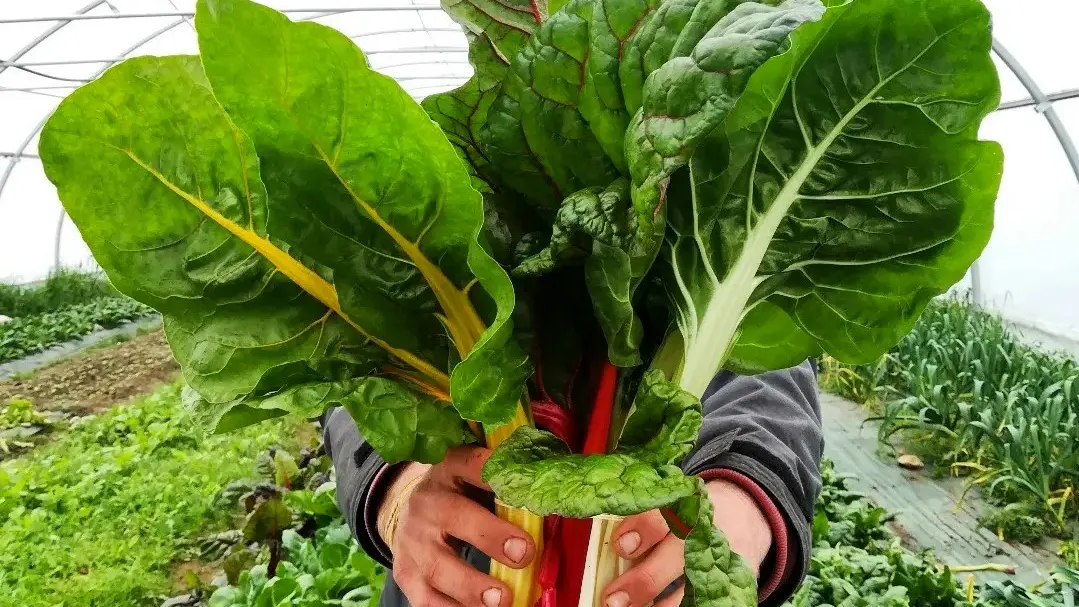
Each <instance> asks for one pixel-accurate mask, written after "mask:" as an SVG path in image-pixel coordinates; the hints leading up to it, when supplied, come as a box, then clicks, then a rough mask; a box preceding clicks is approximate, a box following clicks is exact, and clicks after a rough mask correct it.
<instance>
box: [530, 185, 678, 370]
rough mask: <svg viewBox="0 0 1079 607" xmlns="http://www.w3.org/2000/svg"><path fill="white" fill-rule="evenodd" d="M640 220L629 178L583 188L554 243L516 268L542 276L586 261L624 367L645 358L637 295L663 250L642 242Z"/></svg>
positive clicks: (617, 360)
mask: <svg viewBox="0 0 1079 607" xmlns="http://www.w3.org/2000/svg"><path fill="white" fill-rule="evenodd" d="M637 225H638V224H637V218H636V216H635V215H634V213H633V211H632V209H631V207H630V202H629V183H628V182H627V181H626V180H625V179H619V180H616V181H615V182H614V183H612V184H611V185H609V186H607V187H606V188H588V189H585V190H581V191H579V192H576V193H574V194H572V195H570V196H569V197H567V198H566V200H565V201H563V203H562V206H561V207H560V208H559V209H558V213H557V214H556V215H555V220H554V227H553V228H552V232H551V240H550V242H549V244H548V245H547V246H546V247H544V248H543V249H541V250H540V251H539V252H537V253H535V254H533V255H532V256H530V257H528V258H527V259H525V260H523V261H522V262H521V263H520V264H519V265H518V266H517V268H516V269H514V271H513V273H514V275H517V276H538V275H541V274H546V273H549V272H552V271H553V270H554V269H556V268H557V267H560V266H563V265H567V264H571V263H575V262H581V261H582V260H583V262H584V272H585V277H586V283H587V285H588V292H589V295H590V296H591V298H592V305H593V311H594V313H595V315H596V318H597V320H598V321H599V325H600V327H601V328H602V329H603V333H604V336H605V337H606V338H607V348H608V358H609V359H610V361H611V362H612V363H614V364H616V365H619V366H624V367H628V366H633V365H636V364H639V363H640V362H641V358H640V353H639V352H638V347H639V346H640V342H641V337H642V334H643V328H642V326H641V322H640V320H639V319H638V318H637V316H636V315H635V314H634V312H633V305H632V299H633V293H634V292H635V291H636V289H637V286H638V285H639V284H640V282H641V280H642V279H643V278H644V275H645V274H646V273H647V272H648V269H649V268H650V267H651V266H652V262H653V260H654V259H655V255H656V251H657V250H658V247H657V248H655V249H649V248H647V247H645V246H642V240H641V239H639V238H637V236H636V229H637V227H636V226H637Z"/></svg>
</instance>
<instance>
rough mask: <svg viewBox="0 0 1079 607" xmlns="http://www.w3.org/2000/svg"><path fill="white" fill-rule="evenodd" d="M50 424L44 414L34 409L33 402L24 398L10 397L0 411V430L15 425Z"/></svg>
mask: <svg viewBox="0 0 1079 607" xmlns="http://www.w3.org/2000/svg"><path fill="white" fill-rule="evenodd" d="M23 425H34V426H50V425H51V424H50V423H49V420H48V419H46V418H45V416H44V415H42V414H40V413H38V412H37V411H35V410H34V403H33V402H31V401H30V400H29V399H26V398H12V399H11V400H9V401H8V403H7V405H5V406H4V409H3V410H2V411H0V430H7V429H8V428H14V427H16V426H23Z"/></svg>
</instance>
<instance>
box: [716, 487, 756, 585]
mask: <svg viewBox="0 0 1079 607" xmlns="http://www.w3.org/2000/svg"><path fill="white" fill-rule="evenodd" d="M706 486H707V487H708V497H709V498H711V500H712V504H713V505H714V506H715V512H716V514H715V523H716V527H719V530H720V531H722V532H723V533H724V534H725V535H726V536H727V541H729V542H730V544H731V550H733V551H734V552H736V553H737V554H739V555H741V557H742V558H743V559H745V561H746V563H748V564H749V566H750V568H751V569H752V570H753V572H754V573H756V574H758V575H759V574H760V570H761V564H762V563H763V562H764V559H765V558H766V557H767V556H768V552H769V551H770V550H771V549H772V526H771V525H770V524H769V522H768V519H767V517H766V516H765V514H764V511H763V510H762V509H761V507H760V505H759V504H758V503H757V500H756V499H755V498H754V497H753V496H752V495H751V494H750V493H749V492H748V491H746V490H745V489H744V488H742V487H741V486H740V485H738V484H737V483H734V482H732V481H729V480H722V479H717V480H712V481H708V482H707V483H706Z"/></svg>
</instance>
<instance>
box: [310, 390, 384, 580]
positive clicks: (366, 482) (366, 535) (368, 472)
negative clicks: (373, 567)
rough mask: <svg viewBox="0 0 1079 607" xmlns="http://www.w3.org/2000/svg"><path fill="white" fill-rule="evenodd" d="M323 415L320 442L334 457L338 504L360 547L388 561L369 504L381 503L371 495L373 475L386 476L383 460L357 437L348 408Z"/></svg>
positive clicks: (374, 476)
mask: <svg viewBox="0 0 1079 607" xmlns="http://www.w3.org/2000/svg"><path fill="white" fill-rule="evenodd" d="M323 419H324V424H323V442H324V444H325V446H326V452H327V454H328V455H329V456H330V458H331V459H332V460H333V464H334V476H335V478H336V481H337V507H338V508H339V509H340V510H341V513H342V514H343V515H344V516H345V522H347V523H348V527H349V529H350V530H351V531H352V535H353V537H355V538H356V541H357V542H359V544H360V547H361V548H363V551H364V552H366V553H367V554H369V555H371V556H372V557H373V558H375V560H377V561H379V562H381V563H382V564H383V565H388V564H389V556H388V555H389V554H390V551H389V549H388V548H387V547H386V545H385V543H384V542H383V541H382V540H381V538H379V535H378V527H377V524H376V522H375V521H376V520H377V519H376V518H375V516H371V515H370V514H369V509H370V508H371V506H369V504H372V502H373V503H374V504H375V506H374V508H376V509H377V504H378V503H380V500H377V501H376V500H375V499H373V498H375V497H378V496H373V495H372V490H373V489H375V488H376V487H375V484H376V483H375V481H376V479H377V480H379V481H382V480H383V479H384V478H385V477H386V476H387V474H386V468H387V465H386V462H385V460H383V459H382V458H381V457H379V455H378V454H377V453H375V450H374V449H373V448H372V447H371V446H370V445H368V444H367V443H366V442H364V441H363V440H362V439H361V438H360V433H359V431H358V430H357V429H356V424H355V423H353V421H352V417H351V416H350V415H349V414H348V411H346V410H344V409H342V408H336V409H332V410H330V411H328V412H327V413H326V414H325V416H324V418H323ZM335 455H336V457H335ZM350 456H351V457H350ZM379 485H380V486H386V485H385V484H383V483H379ZM375 515H377V511H376V512H375Z"/></svg>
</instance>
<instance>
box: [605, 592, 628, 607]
mask: <svg viewBox="0 0 1079 607" xmlns="http://www.w3.org/2000/svg"><path fill="white" fill-rule="evenodd" d="M607 607H629V595H628V594H626V591H625V590H619V591H618V592H616V593H614V594H612V595H611V596H609V597H607Z"/></svg>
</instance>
